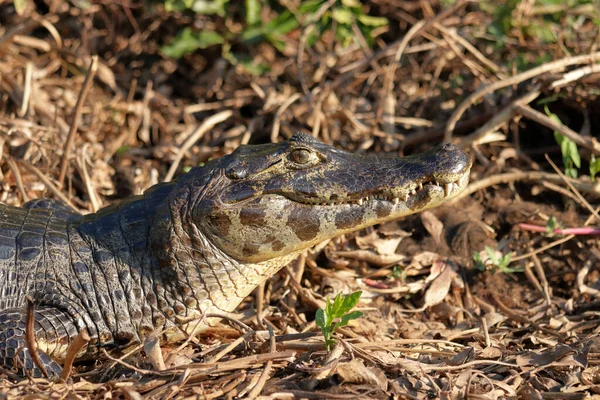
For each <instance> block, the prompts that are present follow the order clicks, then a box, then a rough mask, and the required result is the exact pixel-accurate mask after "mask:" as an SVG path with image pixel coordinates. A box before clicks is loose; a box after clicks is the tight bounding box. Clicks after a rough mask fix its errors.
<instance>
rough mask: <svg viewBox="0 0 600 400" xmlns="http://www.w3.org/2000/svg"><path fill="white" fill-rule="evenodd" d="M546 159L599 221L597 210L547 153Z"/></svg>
mask: <svg viewBox="0 0 600 400" xmlns="http://www.w3.org/2000/svg"><path fill="white" fill-rule="evenodd" d="M546 160H547V161H548V162H549V163H550V165H551V166H552V168H554V170H555V171H556V173H557V174H558V175H559V176H560V177H561V179H562V180H563V181H564V182H565V183H566V184H567V185H568V186H569V188H570V189H571V190H572V191H573V193H575V195H576V196H577V198H578V199H579V201H580V202H581V204H582V205H583V206H584V207H585V208H587V209H588V210H589V211H590V213H591V214H592V215H593V216H594V217H596V220H597V221H599V222H600V215H598V212H597V211H596V210H594V207H592V205H591V204H590V203H589V202H588V201H587V200H586V199H585V198H584V197H583V196H582V195H581V193H579V190H577V189H576V188H575V186H574V185H573V183H572V182H571V181H569V179H567V177H566V176H565V174H563V173H562V172H561V170H560V169H559V168H558V167H557V166H556V164H554V161H552V160H551V159H550V157H548V154H546ZM586 225H587V224H586Z"/></svg>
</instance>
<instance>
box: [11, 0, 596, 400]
mask: <svg viewBox="0 0 600 400" xmlns="http://www.w3.org/2000/svg"><path fill="white" fill-rule="evenodd" d="M15 3H24V4H25V8H24V9H23V10H19V12H20V14H19V13H17V12H16V11H15V8H14V4H15ZM84 3H85V2H79V1H78V2H75V1H73V2H63V1H54V0H45V1H31V2H13V1H4V2H2V1H0V143H1V147H0V149H1V157H2V158H1V163H0V174H1V179H0V180H1V182H2V187H1V190H0V201H2V202H4V203H8V204H14V205H20V204H22V203H23V202H25V201H27V200H29V199H33V198H40V197H54V198H58V199H61V200H62V201H64V202H65V203H67V204H69V205H71V206H72V207H73V208H75V209H77V210H79V211H81V212H93V211H95V210H97V209H98V208H100V207H102V206H103V205H106V204H109V203H111V202H113V201H116V200H118V199H121V198H123V197H126V196H128V195H130V194H135V193H139V192H140V191H141V190H143V189H144V188H146V187H148V186H150V185H152V184H154V183H157V182H161V181H164V180H170V179H172V178H173V177H174V176H176V175H177V174H180V173H182V172H183V171H185V169H186V168H188V167H190V166H194V165H198V164H200V163H202V162H205V161H207V160H208V159H209V158H213V157H219V156H220V155H222V154H226V153H228V152H230V151H232V150H233V149H234V148H236V147H237V146H238V145H239V144H242V143H249V142H250V143H261V142H266V141H269V140H279V139H280V138H286V137H289V136H291V134H292V133H293V132H294V131H296V130H304V131H307V132H310V133H312V134H313V135H315V136H317V137H319V138H320V139H322V140H324V141H326V142H330V143H334V144H335V145H336V146H339V147H342V148H345V149H349V150H353V151H359V152H361V151H369V152H396V153H399V154H411V153H415V152H418V151H420V150H424V149H426V148H428V147H430V146H431V145H433V144H435V143H437V142H439V141H441V140H447V141H454V142H456V143H458V144H460V145H461V146H463V147H464V148H465V149H467V150H468V151H470V152H471V154H472V155H473V158H474V159H475V166H474V169H473V172H472V177H471V180H472V183H471V185H470V187H469V188H468V190H467V191H466V192H465V194H464V196H463V197H462V198H461V199H460V200H459V201H457V202H455V203H454V204H452V205H451V206H448V207H442V208H440V209H436V210H433V211H431V212H425V213H422V214H420V215H417V216H414V217H410V218H406V219H404V220H402V221H398V222H396V223H392V224H386V225H383V226H379V227H376V228H374V229H370V230H368V231H364V232H359V233H357V234H356V235H352V236H347V237H342V238H338V239H336V240H333V241H331V242H330V243H327V244H323V245H322V246H319V247H318V248H317V249H315V250H314V251H311V252H309V254H307V255H306V256H305V257H304V256H303V257H301V258H300V259H299V260H298V261H297V262H295V263H293V264H292V265H290V266H289V267H287V268H285V269H284V270H283V271H282V272H280V273H279V274H278V275H277V276H275V277H273V279H272V280H270V281H269V282H268V284H267V285H266V286H265V287H263V288H259V290H258V291H257V293H256V294H255V296H254V297H253V298H249V299H248V300H247V301H246V302H245V303H244V304H243V306H242V307H241V308H240V310H239V318H237V320H238V321H240V322H236V320H234V319H232V320H231V321H228V322H225V323H224V324H223V326H222V327H218V328H214V329H213V330H211V331H210V332H208V333H207V334H204V335H201V336H198V337H196V338H190V340H188V341H186V342H185V343H183V344H181V345H179V346H173V347H168V348H167V347H165V348H160V347H159V346H158V341H156V340H153V341H152V340H150V341H148V342H147V343H145V344H144V345H143V346H140V347H139V348H134V349H131V350H130V351H128V352H127V353H126V354H116V355H115V354H107V353H105V354H103V355H102V357H101V358H100V359H98V360H95V361H93V362H87V363H85V362H84V363H80V364H78V365H76V366H75V368H74V370H73V371H72V375H71V379H70V380H69V382H68V383H51V382H48V381H47V380H43V379H40V380H31V379H30V380H23V381H17V380H15V379H14V376H13V375H12V373H11V372H10V371H5V373H4V375H3V380H2V385H1V387H0V393H2V395H3V396H8V397H17V396H24V395H26V394H33V393H37V395H38V396H44V397H47V398H64V397H66V396H69V397H77V398H128V399H129V398H131V399H138V398H177V397H182V398H185V397H190V396H197V397H198V398H207V399H211V398H282V399H284V398H309V399H313V398H331V399H346V398H347V399H353V398H357V397H363V398H389V397H393V398H466V397H469V398H482V399H484V398H485V399H495V398H527V399H541V398H547V399H552V398H561V399H579V398H584V397H587V396H592V395H596V394H597V393H598V392H600V383H599V382H600V370H599V367H598V364H599V363H600V362H599V360H600V348H599V347H598V346H599V344H598V343H599V342H598V332H599V330H600V328H599V323H598V322H599V321H600V319H599V314H598V311H597V310H598V306H599V305H600V286H599V284H598V279H599V271H598V268H597V265H598V259H599V257H600V253H599V251H598V246H597V244H598V241H597V239H595V236H594V235H597V230H596V229H595V228H594V226H597V225H598V222H599V220H600V216H599V215H598V208H597V207H598V193H600V189H598V185H597V184H596V182H595V180H594V179H593V177H590V176H589V175H590V172H591V174H592V175H593V174H595V172H594V171H595V169H594V168H596V167H595V165H596V164H595V159H596V157H598V155H599V154H600V144H599V143H598V141H597V138H596V136H595V132H596V131H598V129H599V128H600V118H599V117H598V116H599V115H600V112H599V111H600V102H599V101H598V99H597V97H598V94H599V91H598V87H599V86H598V83H599V81H600V67H599V64H598V61H599V59H600V51H598V49H597V43H598V38H599V37H600V31H599V30H598V25H599V23H598V21H600V16H599V13H598V9H597V8H596V7H597V3H594V2H589V3H588V2H585V1H582V2H572V4H570V5H569V6H562V5H561V4H558V3H555V2H550V1H529V0H525V1H521V2H517V1H510V0H507V1H499V2H481V3H474V2H468V1H458V2H451V1H448V2H442V3H443V4H439V3H438V2H436V1H433V2H411V1H392V0H372V1H369V2H363V3H364V7H365V10H367V11H368V13H369V15H372V16H385V17H387V18H388V24H386V25H384V26H381V27H378V28H377V29H374V30H372V31H368V34H369V35H372V37H366V36H365V34H364V32H363V31H361V30H360V29H359V28H358V27H356V26H352V28H356V29H352V30H351V32H352V35H354V36H356V37H355V40H352V41H351V42H350V43H349V44H348V46H346V47H344V46H342V43H341V42H340V41H339V40H338V41H336V35H335V34H333V33H332V31H324V32H322V34H321V35H320V36H318V37H317V38H316V39H314V40H312V39H311V38H312V36H311V35H312V34H313V32H317V31H318V28H319V21H320V19H319V18H322V17H323V16H324V15H326V13H327V12H328V11H330V9H331V8H332V7H337V6H338V3H339V2H336V1H333V0H332V1H327V2H325V1H324V2H322V3H321V4H320V5H319V8H318V10H317V12H315V13H314V14H311V15H312V16H311V17H306V16H305V17H303V18H301V17H302V16H301V15H300V14H298V15H299V17H298V18H299V19H300V20H301V21H300V24H299V26H298V27H297V28H295V29H293V30H290V31H289V32H287V33H286V34H285V35H281V36H278V37H277V40H278V42H277V44H278V46H279V47H276V46H275V45H274V44H273V43H271V42H268V41H262V42H259V43H257V44H256V43H255V44H248V43H246V42H244V41H242V40H239V38H233V39H231V38H230V39H228V43H226V45H227V46H229V47H228V48H229V50H228V51H229V53H228V52H226V51H225V47H226V46H225V45H219V44H217V45H212V46H207V47H206V48H205V49H203V50H197V51H194V52H192V53H190V54H188V55H185V56H183V57H182V58H179V59H178V60H176V59H174V58H170V57H167V56H166V54H165V52H164V47H163V46H165V45H168V44H170V43H172V40H173V38H175V37H177V35H178V34H179V32H180V31H181V29H183V28H184V27H193V28H194V29H196V30H200V31H201V30H203V29H204V30H210V31H215V32H225V31H227V32H230V33H232V34H239V33H240V32H242V30H243V27H244V23H243V21H241V19H240V17H239V15H237V14H236V13H234V12H231V13H230V14H229V13H228V14H227V15H225V16H215V15H203V14H194V13H193V12H190V11H183V12H179V11H170V12H168V11H166V10H165V7H166V5H167V3H169V4H171V3H175V2H173V1H164V2H155V3H152V4H146V2H123V3H120V2H111V1H104V0H99V1H94V2H92V3H90V4H87V3H85V4H84ZM237 3H240V4H237ZM237 3H236V2H234V4H230V5H229V6H228V7H230V8H229V9H228V10H230V11H231V10H233V11H236V10H237V11H238V13H241V12H242V11H241V10H243V6H242V5H241V3H242V2H237ZM273 3H274V4H275V5H273V8H272V9H271V8H269V7H264V8H263V9H262V11H261V17H262V18H273V16H274V14H275V13H276V11H275V10H276V9H277V10H281V9H282V8H284V7H287V9H288V10H290V11H291V12H292V14H294V13H295V12H296V13H297V12H298V7H300V2H296V1H290V2H283V1H282V2H281V4H278V3H276V2H273ZM284 3H285V4H284ZM294 15H297V14H294ZM337 39H339V38H337ZM161 48H162V49H163V50H161ZM240 54H242V55H244V56H245V57H247V58H248V59H250V60H251V61H252V63H249V64H248V63H246V64H244V63H243V62H241V61H239V60H241V59H242V57H241V56H240ZM232 55H234V56H235V57H237V58H234V57H233V56H232ZM233 59H235V60H238V61H239V62H237V63H236V62H235V61H232V60H233ZM257 66H261V68H262V66H267V67H268V68H266V69H264V70H260V71H258V72H260V73H259V74H253V73H251V71H254V72H256V68H255V69H254V70H252V68H254V67H257ZM545 107H547V108H545ZM553 132H558V134H554V135H556V136H557V137H566V138H568V139H570V141H572V142H573V143H575V144H576V145H577V150H576V152H577V157H579V158H580V162H579V165H578V166H577V165H575V164H577V163H576V162H575V164H573V163H574V161H573V157H575V155H574V153H573V151H572V145H567V146H565V147H564V148H563V146H562V145H558V144H557V140H556V139H555V137H554V135H553ZM559 140H560V139H559ZM569 146H571V147H569ZM565 149H566V150H565ZM569 149H571V150H569ZM569 157H571V158H569ZM561 159H562V161H563V163H564V164H562V163H561V162H560V161H561ZM553 162H554V163H556V164H557V165H558V167H556V168H555V165H554V163H553ZM569 163H571V164H569ZM565 167H567V168H572V169H578V173H577V175H578V177H574V174H573V171H572V170H571V171H570V172H568V171H566V170H565ZM598 169H600V168H598ZM563 171H565V172H567V174H568V175H569V176H565V173H564V172H563ZM520 224H528V225H520ZM532 225H535V226H534V227H532ZM540 227H541V228H540ZM568 229H571V230H568ZM540 231H543V232H540ZM486 249H487V250H486ZM474 253H477V254H478V256H475V257H474ZM508 254H510V256H507V255H508ZM355 290H362V291H363V296H362V298H361V302H360V305H359V309H360V310H361V311H362V312H363V313H364V316H363V317H362V318H360V319H358V320H354V321H352V322H351V323H350V324H349V325H348V326H347V327H344V328H340V329H339V330H338V331H337V333H336V338H337V340H338V342H337V345H336V346H335V347H334V348H333V349H332V350H331V351H330V352H327V351H326V350H325V343H324V341H323V337H322V336H321V334H320V332H319V330H318V328H317V327H316V325H315V322H314V319H315V312H316V310H317V309H318V308H320V307H323V306H324V304H325V298H326V297H327V296H330V297H332V296H335V294H336V293H338V292H340V291H343V292H351V291H355Z"/></svg>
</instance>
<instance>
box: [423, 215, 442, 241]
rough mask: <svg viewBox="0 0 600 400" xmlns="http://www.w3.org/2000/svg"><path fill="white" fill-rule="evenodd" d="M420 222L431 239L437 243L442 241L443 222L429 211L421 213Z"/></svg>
mask: <svg viewBox="0 0 600 400" xmlns="http://www.w3.org/2000/svg"><path fill="white" fill-rule="evenodd" d="M421 223H422V224H423V226H424V227H425V229H427V232H429V234H430V235H431V237H432V238H433V240H435V242H436V243H437V244H438V245H439V244H441V243H442V234H443V233H444V224H443V223H442V221H440V219H439V218H438V217H436V216H435V214H434V213H432V212H431V211H424V212H422V213H421Z"/></svg>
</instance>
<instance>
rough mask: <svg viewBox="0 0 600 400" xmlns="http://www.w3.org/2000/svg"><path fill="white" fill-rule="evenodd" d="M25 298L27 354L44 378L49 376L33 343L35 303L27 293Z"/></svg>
mask: <svg viewBox="0 0 600 400" xmlns="http://www.w3.org/2000/svg"><path fill="white" fill-rule="evenodd" d="M25 300H27V319H26V321H25V343H26V344H27V350H29V356H30V357H31V359H32V360H33V363H34V364H35V365H36V366H37V367H38V368H39V369H40V370H41V371H42V373H43V374H44V376H45V377H46V378H50V375H49V374H48V371H47V370H46V367H45V366H44V364H42V360H41V359H40V355H39V353H38V351H37V344H36V343H35V332H34V330H35V329H34V326H33V323H34V322H35V315H34V313H35V305H34V303H33V299H32V298H31V297H29V295H27V296H25Z"/></svg>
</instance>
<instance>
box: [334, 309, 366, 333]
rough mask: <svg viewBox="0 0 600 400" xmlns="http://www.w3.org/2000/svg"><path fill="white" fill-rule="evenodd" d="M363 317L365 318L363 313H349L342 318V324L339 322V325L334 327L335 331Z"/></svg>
mask: <svg viewBox="0 0 600 400" xmlns="http://www.w3.org/2000/svg"><path fill="white" fill-rule="evenodd" d="M362 316H363V313H362V312H360V311H352V312H351V313H348V314H346V315H344V316H343V317H342V318H340V322H338V323H337V324H335V325H334V327H333V330H334V331H335V330H336V329H337V328H341V327H342V326H346V325H348V322H350V321H351V320H353V319H357V318H360V317H362Z"/></svg>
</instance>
